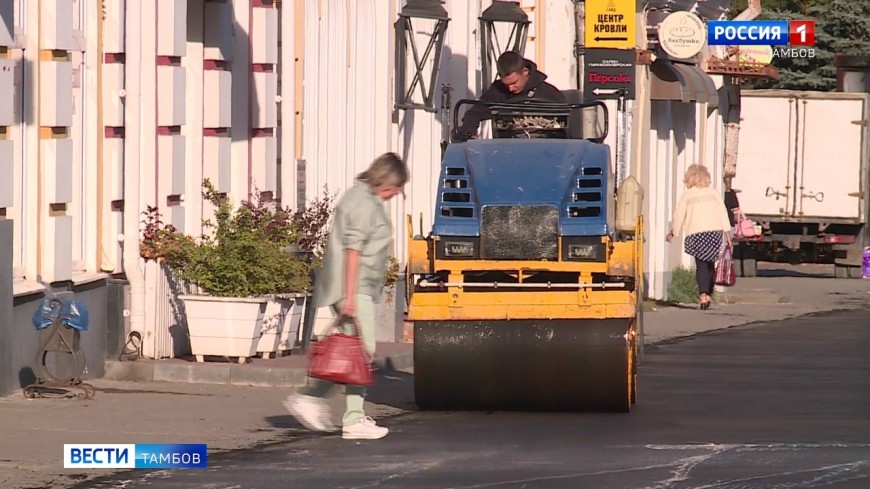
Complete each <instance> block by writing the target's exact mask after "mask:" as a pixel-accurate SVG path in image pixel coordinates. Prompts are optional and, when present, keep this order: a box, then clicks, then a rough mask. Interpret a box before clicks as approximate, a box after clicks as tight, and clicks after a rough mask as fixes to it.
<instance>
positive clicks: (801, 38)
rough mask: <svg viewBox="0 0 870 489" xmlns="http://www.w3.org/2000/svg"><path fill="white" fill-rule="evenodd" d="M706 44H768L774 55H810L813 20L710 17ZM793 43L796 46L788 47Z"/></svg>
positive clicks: (814, 26)
mask: <svg viewBox="0 0 870 489" xmlns="http://www.w3.org/2000/svg"><path fill="white" fill-rule="evenodd" d="M707 44H708V45H710V46H741V45H742V46H772V47H773V48H774V49H773V54H774V56H781V57H790V58H797V57H801V58H807V57H808V58H813V57H815V55H816V53H815V49H813V48H812V47H810V46H815V44H816V23H815V21H813V20H790V21H789V20H711V21H709V22H708V23H707ZM792 46H797V47H792Z"/></svg>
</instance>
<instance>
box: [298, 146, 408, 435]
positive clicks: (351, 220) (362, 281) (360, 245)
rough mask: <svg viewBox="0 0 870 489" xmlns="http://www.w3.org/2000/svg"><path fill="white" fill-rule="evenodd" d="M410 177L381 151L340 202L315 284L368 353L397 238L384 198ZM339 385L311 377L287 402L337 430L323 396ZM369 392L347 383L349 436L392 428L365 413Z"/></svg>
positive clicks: (321, 301) (305, 418)
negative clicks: (352, 324) (354, 328)
mask: <svg viewBox="0 0 870 489" xmlns="http://www.w3.org/2000/svg"><path fill="white" fill-rule="evenodd" d="M407 181H408V167H407V166H406V165H405V163H404V162H403V161H402V159H401V158H400V157H399V156H398V155H396V154H395V153H386V154H383V155H381V156H379V157H378V158H377V159H376V160H375V161H374V162H372V164H371V166H369V168H368V170H366V171H364V172H362V173H360V174H359V175H357V179H356V183H355V184H354V186H353V187H352V188H351V189H350V190H348V191H347V192H346V193H345V194H344V196H343V197H342V199H341V200H340V201H339V203H338V205H337V206H336V209H335V214H334V216H333V220H332V224H331V226H330V230H329V238H328V240H327V243H326V250H325V253H324V262H323V273H322V274H321V276H320V277H319V279H318V281H317V283H316V284H315V297H317V298H318V304H316V307H325V306H330V307H332V310H333V311H334V312H335V313H336V314H337V315H338V317H339V318H341V319H342V320H343V323H347V322H348V321H354V320H355V321H356V324H357V325H359V328H360V334H361V336H362V343H363V346H364V348H365V349H366V350H367V351H368V353H369V355H374V353H375V307H376V306H375V304H376V303H377V302H378V301H379V300H380V298H381V295H382V293H383V288H384V278H385V276H386V271H387V266H388V262H389V257H390V246H391V244H392V239H393V229H392V226H391V225H390V220H389V218H388V217H387V212H386V209H385V208H384V203H385V202H386V201H388V200H390V199H392V198H393V197H395V196H396V195H398V194H400V193H402V188H403V187H404V185H405V183H406V182H407ZM344 326H345V327H347V326H348V325H347V324H344ZM349 331H352V329H350V330H349ZM334 386H335V384H333V383H332V382H328V381H325V380H320V379H309V384H308V385H307V386H306V387H305V388H302V389H300V391H299V392H298V393H297V394H295V395H291V396H289V397H288V398H287V400H286V401H285V402H284V406H285V407H286V408H287V410H288V411H290V413H291V414H293V416H295V417H296V419H297V420H298V421H299V422H300V423H302V424H303V425H304V426H306V427H307V428H308V429H311V430H315V431H334V430H336V427H335V425H334V424H333V423H332V420H331V415H330V413H329V408H328V407H327V405H326V403H325V401H324V398H325V397H326V395H327V394H328V393H329V392H330V391H331V390H332V388H333V387H334ZM364 396H365V387H364V386H356V385H348V386H346V387H345V399H346V404H347V408H346V409H345V412H344V417H343V418H342V438H344V439H349V440H377V439H379V438H383V437H385V436H387V434H388V433H389V429H387V428H385V427H383V426H378V425H377V424H376V423H375V421H374V420H373V419H372V418H370V417H368V416H366V415H365V412H364V411H363V401H364Z"/></svg>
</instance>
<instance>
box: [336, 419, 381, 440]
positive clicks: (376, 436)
mask: <svg viewBox="0 0 870 489" xmlns="http://www.w3.org/2000/svg"><path fill="white" fill-rule="evenodd" d="M389 432H390V430H389V428H385V427H383V426H378V425H377V423H375V420H374V419H372V418H370V417H369V416H366V417H364V418H363V419H361V420H359V421H358V422H356V423H354V424H352V425H350V426H345V427H344V428H342V430H341V437H342V438H344V439H345V440H380V439H381V438H383V437H385V436H387V434H388V433H389Z"/></svg>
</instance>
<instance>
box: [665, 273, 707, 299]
mask: <svg viewBox="0 0 870 489" xmlns="http://www.w3.org/2000/svg"><path fill="white" fill-rule="evenodd" d="M699 294H700V291H699V290H698V282H697V281H696V280H695V267H691V268H686V267H683V266H682V265H681V266H678V267H677V268H675V269H674V271H673V275H672V276H671V283H669V284H668V300H669V301H670V302H676V303H680V304H696V303H698V302H699V298H698V295H699Z"/></svg>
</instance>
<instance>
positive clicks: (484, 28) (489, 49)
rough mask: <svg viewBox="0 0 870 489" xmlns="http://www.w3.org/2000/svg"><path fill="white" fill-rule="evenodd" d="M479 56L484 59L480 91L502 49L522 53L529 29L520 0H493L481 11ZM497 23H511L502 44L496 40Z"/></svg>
mask: <svg viewBox="0 0 870 489" xmlns="http://www.w3.org/2000/svg"><path fill="white" fill-rule="evenodd" d="M478 20H480V59H481V61H482V62H483V69H482V70H481V75H482V76H481V80H480V81H481V83H482V84H483V86H482V87H481V90H486V88H487V87H489V85H490V83H492V81H493V79H494V72H495V71H496V70H495V67H494V65H495V62H496V60H498V57H499V56H501V55H502V53H504V52H505V51H516V52H518V53H520V54H523V53H524V52H525V50H526V37H527V36H528V32H529V24H530V23H531V22H529V16H528V15H526V13H525V12H524V11H523V9H522V8H521V7H520V3H519V2H510V1H501V0H494V1H493V2H492V5H490V6H489V8H487V9H486V10H484V11H483V13H481V14H480V18H479V19H478ZM499 24H502V25H503V24H511V25H510V34H508V38H507V40H506V42H505V45H504V46H502V45H501V44H500V43H499V39H498V31H497V29H496V28H497V27H498V26H499Z"/></svg>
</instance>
